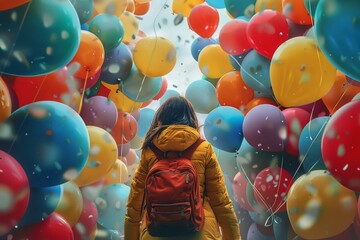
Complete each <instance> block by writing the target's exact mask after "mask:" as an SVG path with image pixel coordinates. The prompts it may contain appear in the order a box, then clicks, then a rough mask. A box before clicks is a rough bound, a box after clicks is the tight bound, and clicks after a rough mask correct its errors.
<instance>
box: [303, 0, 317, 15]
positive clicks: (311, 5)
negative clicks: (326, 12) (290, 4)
mask: <svg viewBox="0 0 360 240" xmlns="http://www.w3.org/2000/svg"><path fill="white" fill-rule="evenodd" d="M319 1H320V0H311V1H308V0H304V5H305V7H306V10H307V11H308V13H309V14H310V16H311V17H315V12H316V8H317V5H318V4H319Z"/></svg>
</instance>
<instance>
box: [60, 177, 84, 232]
mask: <svg viewBox="0 0 360 240" xmlns="http://www.w3.org/2000/svg"><path fill="white" fill-rule="evenodd" d="M62 186H63V194H62V196H61V198H60V202H59V205H58V206H57V208H56V209H55V212H56V213H58V214H60V215H61V216H63V217H64V218H65V220H66V222H68V223H69V225H70V226H74V225H75V224H76V223H77V221H78V220H79V217H80V215H81V212H82V209H83V198H82V195H81V191H80V189H79V187H78V186H77V185H76V184H75V183H73V182H72V181H69V182H66V183H64V184H62Z"/></svg>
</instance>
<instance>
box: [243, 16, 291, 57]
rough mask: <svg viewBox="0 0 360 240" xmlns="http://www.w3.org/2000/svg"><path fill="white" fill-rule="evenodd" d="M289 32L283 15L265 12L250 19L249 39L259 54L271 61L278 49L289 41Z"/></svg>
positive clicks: (248, 27)
mask: <svg viewBox="0 0 360 240" xmlns="http://www.w3.org/2000/svg"><path fill="white" fill-rule="evenodd" d="M289 31H290V29H289V25H288V23H287V21H286V18H285V17H284V16H283V15H282V14H281V13H279V12H278V11H274V10H264V11H261V12H258V13H256V14H255V15H254V16H253V17H252V18H251V19H250V21H249V24H248V26H247V37H248V40H249V43H250V45H251V46H252V47H253V48H254V49H255V50H256V51H257V52H259V53H260V54H261V55H263V56H265V57H267V58H270V59H271V58H272V56H273V54H274V52H275V51H276V49H277V48H278V47H279V46H280V45H281V44H282V43H283V42H285V41H286V40H288V39H289Z"/></svg>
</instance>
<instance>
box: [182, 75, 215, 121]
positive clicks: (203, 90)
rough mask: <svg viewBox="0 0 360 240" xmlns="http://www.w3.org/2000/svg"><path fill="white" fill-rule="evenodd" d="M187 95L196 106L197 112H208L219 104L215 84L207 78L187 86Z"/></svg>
mask: <svg viewBox="0 0 360 240" xmlns="http://www.w3.org/2000/svg"><path fill="white" fill-rule="evenodd" d="M185 97H186V98H187V99H188V100H189V101H190V102H191V103H192V105H193V106H194V109H195V112H197V113H204V114H207V113H209V112H211V111H212V110H213V109H215V108H217V107H218V106H219V101H218V100H217V97H216V89H215V87H214V85H212V84H211V83H210V82H208V81H205V80H197V81H194V82H192V83H190V85H189V86H188V87H187V88H186V91H185Z"/></svg>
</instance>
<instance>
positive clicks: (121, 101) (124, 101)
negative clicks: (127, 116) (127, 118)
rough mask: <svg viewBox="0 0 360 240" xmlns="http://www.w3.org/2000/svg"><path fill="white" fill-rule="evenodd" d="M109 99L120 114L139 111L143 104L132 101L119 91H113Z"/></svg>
mask: <svg viewBox="0 0 360 240" xmlns="http://www.w3.org/2000/svg"><path fill="white" fill-rule="evenodd" d="M108 98H109V99H110V100H111V101H113V102H114V104H115V105H116V108H117V110H118V111H119V112H128V113H133V112H135V111H137V110H138V109H139V108H140V107H141V105H142V104H143V103H142V102H135V101H133V100H131V99H130V98H128V97H127V96H125V94H123V93H122V92H121V91H120V90H118V89H116V90H111V91H110V93H109V96H108Z"/></svg>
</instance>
